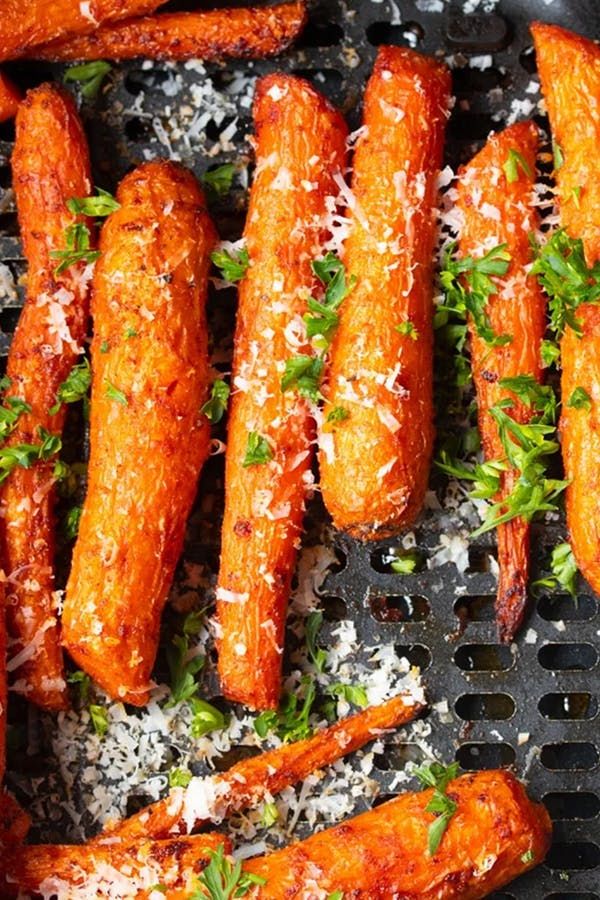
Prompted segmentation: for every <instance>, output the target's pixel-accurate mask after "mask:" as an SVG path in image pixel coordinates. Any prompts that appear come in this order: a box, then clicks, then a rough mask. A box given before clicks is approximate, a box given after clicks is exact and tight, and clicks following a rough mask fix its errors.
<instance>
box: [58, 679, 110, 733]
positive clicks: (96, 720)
mask: <svg viewBox="0 0 600 900" xmlns="http://www.w3.org/2000/svg"><path fill="white" fill-rule="evenodd" d="M67 681H68V683H69V684H75V685H77V686H78V687H79V698H80V700H81V703H82V704H83V706H87V710H88V713H89V715H90V721H91V723H92V726H93V728H94V731H95V732H96V734H97V735H98V737H100V738H103V737H104V735H105V734H106V732H107V731H108V711H107V710H106V708H105V707H104V706H100V705H99V704H98V703H90V702H89V701H90V693H91V689H92V679H91V678H90V676H89V675H87V674H86V673H85V672H82V671H81V669H77V670H76V671H75V672H70V673H69V674H68V675H67Z"/></svg>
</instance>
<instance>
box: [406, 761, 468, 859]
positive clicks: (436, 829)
mask: <svg viewBox="0 0 600 900" xmlns="http://www.w3.org/2000/svg"><path fill="white" fill-rule="evenodd" d="M458 769H459V765H458V763H451V764H450V765H449V766H444V765H442V763H438V762H433V763H431V764H429V765H423V766H419V767H418V768H417V769H415V771H414V775H415V776H416V777H417V778H418V780H419V781H420V782H421V784H422V785H423V788H424V789H426V788H433V796H432V798H431V800H430V801H429V803H428V804H427V806H426V807H425V810H426V811H427V812H431V813H435V814H436V818H435V819H434V820H433V822H432V823H431V825H430V826H429V831H428V852H429V855H430V856H434V855H435V853H436V852H437V849H438V847H439V846H440V843H441V841H442V838H443V837H444V834H445V832H446V829H447V827H448V825H449V823H450V820H451V819H452V816H453V815H454V813H455V812H456V810H457V808H458V807H457V805H456V803H455V802H454V800H452V799H451V798H450V797H448V795H447V794H446V791H447V788H448V785H449V783H450V782H451V781H452V780H453V779H454V778H456V776H457V775H458Z"/></svg>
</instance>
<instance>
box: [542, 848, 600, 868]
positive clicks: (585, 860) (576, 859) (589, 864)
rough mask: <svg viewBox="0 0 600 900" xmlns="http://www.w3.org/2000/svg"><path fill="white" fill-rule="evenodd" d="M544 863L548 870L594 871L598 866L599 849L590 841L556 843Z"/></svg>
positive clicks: (599, 862)
mask: <svg viewBox="0 0 600 900" xmlns="http://www.w3.org/2000/svg"><path fill="white" fill-rule="evenodd" d="M544 862H545V864H546V865H547V866H548V868H550V869H595V868H596V866H597V865H599V864H600V847H598V845H597V844H592V842H591V841H573V842H572V843H571V842H569V843H566V842H565V843H556V844H553V845H552V846H551V847H550V850H549V852H548V856H547V857H546V859H545V860H544Z"/></svg>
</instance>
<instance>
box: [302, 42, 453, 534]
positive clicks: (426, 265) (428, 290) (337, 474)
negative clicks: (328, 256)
mask: <svg viewBox="0 0 600 900" xmlns="http://www.w3.org/2000/svg"><path fill="white" fill-rule="evenodd" d="M449 90H450V76H449V72H448V70H447V68H446V67H445V66H444V65H443V64H441V63H438V62H436V61H434V60H432V59H428V58H427V57H424V56H420V55H419V54H417V53H413V52H412V51H411V50H406V49H403V48H400V47H381V48H380V50H379V53H378V56H377V61H376V63H375V69H374V71H373V74H372V76H371V78H370V80H369V83H368V85H367V90H366V94H365V107H364V116H363V124H364V128H365V131H364V133H363V134H362V136H361V137H360V139H359V142H358V144H357V148H356V152H355V156H354V174H353V179H352V190H353V195H354V196H353V202H352V207H351V217H352V229H351V232H350V235H349V237H348V239H347V241H346V247H345V251H344V261H345V263H346V268H347V269H348V271H349V272H352V273H353V274H354V275H356V277H357V278H358V285H357V287H356V289H355V290H354V291H353V292H352V293H351V294H350V296H349V297H348V298H347V299H346V300H344V303H343V304H342V306H341V309H340V326H339V329H338V331H337V333H336V335H335V338H334V341H333V345H332V348H331V358H330V365H329V374H328V378H329V386H328V388H327V389H326V390H325V393H326V396H327V399H328V400H329V401H330V402H331V404H332V406H333V407H342V408H343V409H344V410H345V412H346V418H345V419H343V420H339V421H336V422H335V423H334V424H333V425H331V426H328V425H327V424H326V425H325V427H324V430H323V433H322V434H321V438H320V445H321V452H320V466H321V487H322V490H323V499H324V500H325V505H326V506H327V509H328V510H329V512H330V513H331V515H332V518H333V522H334V525H335V526H336V527H337V528H341V529H342V530H344V531H347V532H349V533H350V534H352V535H353V536H354V537H357V538H361V539H368V538H374V537H377V536H383V535H387V534H391V533H393V532H394V531H395V530H397V529H398V528H400V527H401V526H403V525H407V524H409V523H410V522H411V521H412V519H413V518H414V516H415V515H416V514H417V512H418V511H419V509H420V508H421V505H422V503H423V498H424V495H425V490H426V487H427V477H428V473H429V463H430V458H431V452H432V443H433V396H432V369H433V359H432V353H433V334H432V316H433V280H432V255H433V243H434V237H435V227H436V225H435V214H434V205H435V201H436V177H437V173H438V169H439V166H440V162H441V158H442V148H443V141H444V125H445V122H446V114H447V106H448V96H449ZM398 328H400V329H401V331H402V329H404V332H403V333H401V331H398Z"/></svg>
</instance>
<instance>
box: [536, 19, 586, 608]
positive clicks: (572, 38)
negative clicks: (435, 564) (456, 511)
mask: <svg viewBox="0 0 600 900" xmlns="http://www.w3.org/2000/svg"><path fill="white" fill-rule="evenodd" d="M531 30H532V33H533V37H534V42H535V48H536V54H537V61H538V70H539V74H540V80H541V85H542V92H543V94H544V98H545V101H546V106H547V109H548V116H549V118H550V125H551V127H552V135H553V140H554V142H555V144H556V145H557V148H558V149H557V152H556V154H555V155H556V156H557V166H556V171H555V177H556V185H557V189H558V198H559V205H560V219H561V224H562V225H563V226H564V227H565V228H566V230H567V232H568V234H569V235H570V237H572V238H581V239H582V241H583V247H584V251H585V256H586V259H587V262H588V265H590V266H592V265H594V264H595V263H597V262H598V261H599V260H600V149H599V144H598V136H599V135H600V107H599V105H598V104H600V47H598V45H597V44H595V43H594V42H593V41H589V40H586V39H585V38H582V37H579V35H576V34H573V33H571V32H569V31H566V30H565V29H564V28H559V27H558V26H557V25H545V24H542V23H535V24H534V25H532V28H531ZM576 317H577V319H578V320H579V323H580V328H581V336H578V335H577V334H576V332H575V331H574V330H573V328H571V327H569V326H567V328H566V329H565V331H564V336H563V338H562V341H561V348H560V349H561V366H562V375H561V394H562V407H561V419H560V430H561V437H562V441H561V449H562V457H563V463H564V469H565V477H566V478H567V479H568V480H569V482H570V483H569V486H568V487H567V490H566V510H567V525H568V529H569V533H570V538H571V546H572V549H573V553H574V556H575V559H576V561H577V564H578V566H579V568H580V569H581V571H582V573H583V575H584V576H585V578H586V579H587V580H588V581H589V583H590V584H591V586H592V588H594V590H596V591H600V470H599V468H598V459H599V458H600V399H599V398H600V309H599V308H598V307H597V306H593V305H591V304H586V303H584V304H582V305H580V306H578V307H577V310H576ZM577 388H581V389H583V391H585V393H586V394H587V397H588V398H589V404H590V407H589V409H587V408H579V409H578V408H575V407H574V406H573V405H571V403H570V400H571V397H572V396H573V392H574V391H575V390H576V389H577Z"/></svg>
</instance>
